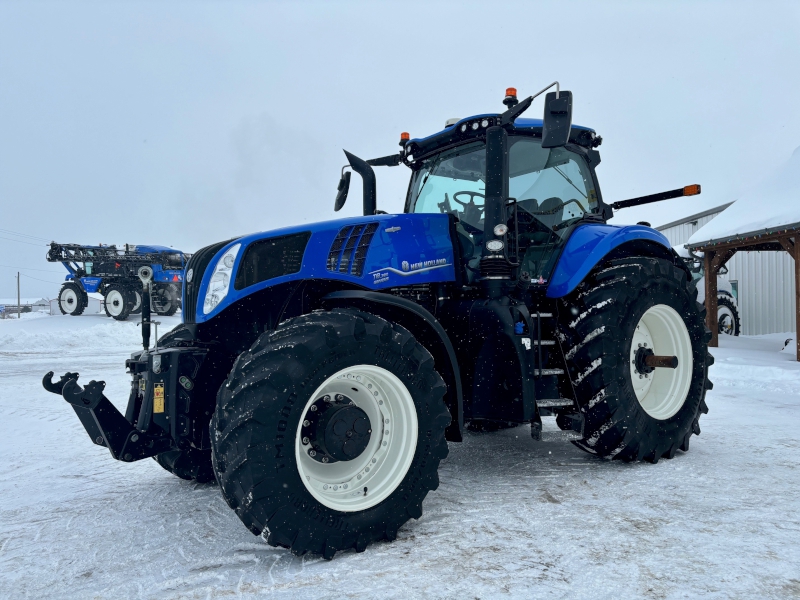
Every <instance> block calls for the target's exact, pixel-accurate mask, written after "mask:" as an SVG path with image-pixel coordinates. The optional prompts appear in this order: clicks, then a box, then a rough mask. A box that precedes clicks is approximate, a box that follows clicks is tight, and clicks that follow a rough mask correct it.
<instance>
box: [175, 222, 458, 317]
mask: <svg viewBox="0 0 800 600" xmlns="http://www.w3.org/2000/svg"><path fill="white" fill-rule="evenodd" d="M230 256H233V259H232V264H231V258H228V257H230ZM225 263H228V265H229V266H228V265H225ZM453 263H454V252H453V244H452V242H451V238H450V221H449V216H448V215H437V214H399V215H373V216H364V217H355V218H349V219H337V220H334V221H324V222H321V223H314V224H312V225H304V226H296V227H286V228H283V229H276V230H274V231H268V232H262V233H256V234H252V235H248V236H245V237H241V238H237V239H234V240H230V241H228V242H225V243H224V244H221V245H220V244H216V245H215V246H209V247H208V248H205V249H202V250H199V251H198V252H196V253H195V255H194V257H193V259H192V261H191V262H190V263H189V264H188V265H187V270H186V285H185V287H184V304H183V305H184V310H185V311H186V312H188V311H193V312H194V313H195V314H194V316H195V319H194V320H195V322H196V323H202V322H205V321H208V320H209V319H212V318H213V317H215V316H216V315H218V314H219V313H220V312H222V311H223V310H225V308H226V307H227V306H230V305H231V304H233V303H235V302H237V301H238V300H241V299H242V298H244V297H246V296H249V295H250V294H253V293H255V292H258V291H260V290H263V289H265V288H267V287H270V286H274V285H278V284H280V283H284V282H287V281H293V280H301V279H306V280H307V279H328V280H336V281H342V282H347V283H350V284H352V285H353V287H354V288H360V289H367V290H382V289H386V288H391V287H396V286H406V285H413V284H422V283H434V282H443V281H454V280H455V267H454V264H453ZM226 284H227V287H226ZM214 296H216V297H214ZM207 298H208V301H207Z"/></svg>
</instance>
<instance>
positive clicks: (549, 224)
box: [408, 136, 597, 278]
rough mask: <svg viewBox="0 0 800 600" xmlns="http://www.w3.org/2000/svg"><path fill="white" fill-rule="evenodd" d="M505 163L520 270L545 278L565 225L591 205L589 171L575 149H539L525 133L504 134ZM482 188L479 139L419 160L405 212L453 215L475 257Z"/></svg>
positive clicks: (483, 157) (593, 206) (482, 151)
mask: <svg viewBox="0 0 800 600" xmlns="http://www.w3.org/2000/svg"><path fill="white" fill-rule="evenodd" d="M508 162H509V179H508V192H509V197H511V198H516V200H517V223H516V228H517V230H518V231H519V238H518V240H516V244H517V247H516V251H517V252H518V254H519V258H520V259H521V260H522V262H523V263H524V264H523V265H522V267H521V268H522V269H523V270H526V271H528V272H529V273H530V274H531V276H533V277H536V278H541V277H547V276H548V274H549V267H550V266H552V265H551V263H552V261H551V259H552V258H553V256H554V254H555V252H554V251H555V249H557V248H558V247H559V246H560V245H561V243H562V242H563V241H564V239H565V236H566V235H567V230H568V227H569V225H571V224H572V223H574V222H576V221H578V220H579V219H580V218H581V217H583V215H584V214H586V213H588V212H592V211H594V210H595V209H596V208H597V192H596V190H595V186H594V183H593V179H592V176H591V172H590V171H589V167H588V166H587V165H586V161H585V160H584V158H583V157H582V156H580V155H578V154H577V153H575V152H571V151H570V150H567V149H566V148H542V144H541V140H539V139H536V138H531V137H522V136H512V137H509V151H508ZM485 191H486V147H485V145H484V143H483V142H473V143H470V144H465V145H463V146H458V147H456V148H452V149H450V150H445V151H444V152H441V153H440V154H437V155H435V156H432V157H430V158H428V159H426V160H425V161H423V163H422V165H421V167H420V168H419V169H417V170H416V171H415V173H414V175H413V176H412V180H411V186H410V189H409V205H408V207H409V212H414V213H450V214H453V215H455V216H456V217H457V218H458V220H459V224H458V225H457V229H458V231H459V233H460V234H464V235H467V236H469V238H470V241H471V242H472V244H473V245H474V246H475V252H474V254H475V256H477V255H479V254H480V251H479V248H480V246H481V244H482V241H483V211H484V199H485ZM511 217H512V211H509V219H511ZM509 225H510V226H511V225H513V223H512V222H511V220H510V221H509ZM462 229H463V231H462ZM511 230H512V231H513V230H514V228H513V227H512V228H511Z"/></svg>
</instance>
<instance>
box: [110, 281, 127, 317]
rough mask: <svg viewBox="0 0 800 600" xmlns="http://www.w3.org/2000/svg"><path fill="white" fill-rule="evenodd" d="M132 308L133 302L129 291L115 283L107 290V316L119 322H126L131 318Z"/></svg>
mask: <svg viewBox="0 0 800 600" xmlns="http://www.w3.org/2000/svg"><path fill="white" fill-rule="evenodd" d="M131 308H133V301H132V298H131V293H130V292H129V291H128V290H126V289H125V288H124V287H122V286H121V285H117V284H115V283H114V284H111V285H110V286H108V287H107V288H106V293H105V310H106V315H108V316H109V317H111V318H112V319H116V320H117V321H124V320H126V319H127V318H128V316H130V314H131Z"/></svg>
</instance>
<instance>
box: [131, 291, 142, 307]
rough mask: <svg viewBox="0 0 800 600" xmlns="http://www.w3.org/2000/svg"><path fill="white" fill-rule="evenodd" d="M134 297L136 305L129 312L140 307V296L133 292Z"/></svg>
mask: <svg viewBox="0 0 800 600" xmlns="http://www.w3.org/2000/svg"><path fill="white" fill-rule="evenodd" d="M134 295H135V296H136V304H134V305H133V309H131V310H134V311H136V310H139V307H140V306H141V305H142V295H141V294H140V293H139V292H134Z"/></svg>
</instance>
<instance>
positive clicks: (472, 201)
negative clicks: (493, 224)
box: [453, 191, 486, 209]
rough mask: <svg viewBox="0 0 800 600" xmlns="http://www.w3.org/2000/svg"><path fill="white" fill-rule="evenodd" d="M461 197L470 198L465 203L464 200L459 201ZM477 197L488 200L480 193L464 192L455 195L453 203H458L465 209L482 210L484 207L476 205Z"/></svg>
mask: <svg viewBox="0 0 800 600" xmlns="http://www.w3.org/2000/svg"><path fill="white" fill-rule="evenodd" d="M461 195H464V196H469V201H467V202H463V201H462V200H459V199H458V197H459V196H461ZM475 196H480V197H481V198H483V199H484V200H486V196H485V195H483V194H481V193H480V192H470V191H464V192H456V193H455V194H453V201H454V202H458V203H459V204H460V205H461V206H463V207H464V208H467V207H468V206H474V207H476V208H481V209H482V208H483V207H479V206H478V205H477V204H475Z"/></svg>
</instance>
